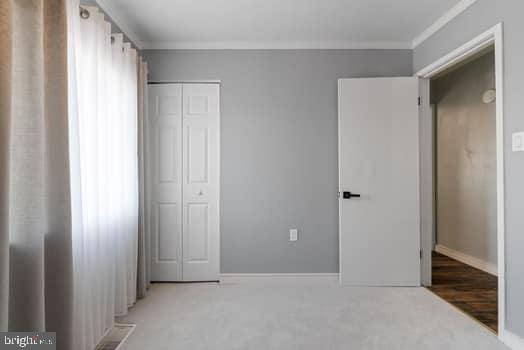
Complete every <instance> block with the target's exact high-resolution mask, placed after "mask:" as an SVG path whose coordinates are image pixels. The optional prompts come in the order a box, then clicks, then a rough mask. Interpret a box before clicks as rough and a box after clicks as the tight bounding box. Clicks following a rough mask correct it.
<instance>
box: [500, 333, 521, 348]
mask: <svg viewBox="0 0 524 350" xmlns="http://www.w3.org/2000/svg"><path fill="white" fill-rule="evenodd" d="M499 338H500V340H501V341H502V342H503V343H504V344H506V345H507V346H509V347H510V348H511V349H512V350H524V339H523V338H521V337H519V336H518V335H516V334H515V333H512V332H510V331H508V330H503V331H501V332H500V335H499Z"/></svg>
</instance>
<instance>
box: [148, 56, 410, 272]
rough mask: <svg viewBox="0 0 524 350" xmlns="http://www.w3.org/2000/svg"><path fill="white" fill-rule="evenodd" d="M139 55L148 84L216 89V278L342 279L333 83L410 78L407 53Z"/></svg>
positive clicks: (335, 89)
mask: <svg viewBox="0 0 524 350" xmlns="http://www.w3.org/2000/svg"><path fill="white" fill-rule="evenodd" d="M144 54H145V58H146V60H147V62H148V64H149V71H150V75H149V79H150V80H151V81H154V80H213V79H219V80H221V82H222V87H221V117H222V130H221V135H222V136H221V137H222V154H221V160H222V179H221V235H222V237H221V271H222V272H223V273H286V272H287V273H323V272H327V273H329V272H338V201H337V196H336V194H337V191H338V188H337V187H338V185H337V184H338V175H337V173H338V163H337V79H339V78H349V77H373V76H399V75H411V73H412V61H411V51H409V50H384V51H379V50H355V51H353V50H325V51H324V50H269V51H253V50H247V51H239V50H226V51H212V50H211V51H170V50H167V51H144ZM290 228H298V229H299V240H298V241H297V242H289V241H288V238H289V232H288V231H289V229H290Z"/></svg>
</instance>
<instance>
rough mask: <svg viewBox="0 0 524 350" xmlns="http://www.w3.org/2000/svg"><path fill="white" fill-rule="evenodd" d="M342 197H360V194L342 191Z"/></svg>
mask: <svg viewBox="0 0 524 350" xmlns="http://www.w3.org/2000/svg"><path fill="white" fill-rule="evenodd" d="M342 197H343V198H344V199H351V198H360V194H358V193H351V192H347V191H344V192H343V194H342Z"/></svg>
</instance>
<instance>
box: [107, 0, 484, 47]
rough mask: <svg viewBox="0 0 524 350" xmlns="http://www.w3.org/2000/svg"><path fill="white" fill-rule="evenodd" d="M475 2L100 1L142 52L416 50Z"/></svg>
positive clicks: (462, 0) (380, 0)
mask: <svg viewBox="0 0 524 350" xmlns="http://www.w3.org/2000/svg"><path fill="white" fill-rule="evenodd" d="M474 1H475V0H98V3H99V4H100V6H101V7H102V8H103V9H104V10H105V11H106V12H107V13H108V14H109V15H110V16H111V17H112V18H113V20H114V21H115V22H116V23H117V24H118V25H119V26H120V27H121V28H122V30H123V31H125V32H126V34H128V36H129V37H130V38H131V39H132V40H134V41H135V44H137V46H139V47H141V48H208V49H213V48H215V49H216V48H411V47H412V46H413V45H414V44H415V45H416V44H417V43H418V42H420V41H421V40H423V39H425V37H427V36H429V35H431V34H432V32H434V31H436V30H437V29H438V28H439V25H442V23H446V21H448V20H449V19H450V18H452V16H455V15H456V14H458V13H460V12H462V11H463V10H464V9H465V8H467V7H468V6H469V5H471V4H472V3H473V2H474Z"/></svg>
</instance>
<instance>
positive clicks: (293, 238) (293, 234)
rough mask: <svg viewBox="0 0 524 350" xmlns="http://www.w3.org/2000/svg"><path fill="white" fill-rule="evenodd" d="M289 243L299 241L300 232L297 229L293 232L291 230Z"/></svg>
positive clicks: (293, 229)
mask: <svg viewBox="0 0 524 350" xmlns="http://www.w3.org/2000/svg"><path fill="white" fill-rule="evenodd" d="M289 241H290V242H295V241H298V230H297V229H296V228H292V229H291V230H289Z"/></svg>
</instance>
